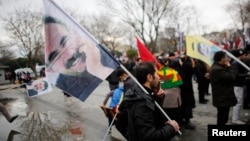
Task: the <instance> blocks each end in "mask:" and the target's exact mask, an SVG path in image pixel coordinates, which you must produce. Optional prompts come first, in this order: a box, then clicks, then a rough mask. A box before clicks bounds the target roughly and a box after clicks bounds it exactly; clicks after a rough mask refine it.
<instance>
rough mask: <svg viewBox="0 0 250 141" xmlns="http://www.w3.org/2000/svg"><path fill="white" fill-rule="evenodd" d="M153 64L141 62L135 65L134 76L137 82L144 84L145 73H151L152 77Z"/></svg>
mask: <svg viewBox="0 0 250 141" xmlns="http://www.w3.org/2000/svg"><path fill="white" fill-rule="evenodd" d="M155 71H156V69H155V66H154V64H153V63H152V62H141V63H140V64H139V65H138V66H137V67H136V74H135V76H136V78H137V80H138V81H139V83H141V84H144V83H145V82H146V81H147V75H148V74H151V75H152V76H153V77H154V74H155Z"/></svg>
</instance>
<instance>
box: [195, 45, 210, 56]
mask: <svg viewBox="0 0 250 141" xmlns="http://www.w3.org/2000/svg"><path fill="white" fill-rule="evenodd" d="M198 52H199V53H201V54H202V55H204V56H206V57H209V56H210V55H211V54H210V53H211V51H210V47H209V46H207V45H206V44H203V43H198Z"/></svg>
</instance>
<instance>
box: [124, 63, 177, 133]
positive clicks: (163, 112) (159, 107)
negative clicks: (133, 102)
mask: <svg viewBox="0 0 250 141" xmlns="http://www.w3.org/2000/svg"><path fill="white" fill-rule="evenodd" d="M120 67H121V68H122V69H123V70H124V71H125V72H126V73H127V74H128V75H129V76H130V77H131V78H132V79H133V80H134V81H135V83H136V84H137V85H138V86H139V87H140V88H141V89H142V90H143V91H144V92H145V93H146V94H147V95H149V93H148V91H147V90H146V89H145V88H144V87H143V86H142V85H141V84H140V83H139V82H138V81H137V79H136V78H135V77H134V76H133V75H132V74H131V73H130V72H129V71H128V70H127V68H126V67H125V66H123V65H122V64H121V65H120ZM155 105H156V106H157V108H158V109H159V110H160V111H161V112H162V114H163V115H164V116H165V117H166V118H167V119H168V120H169V121H171V120H172V119H171V118H170V117H169V116H168V115H167V114H166V112H165V111H164V110H163V109H162V108H161V106H160V105H159V104H158V103H157V102H156V101H155ZM178 133H179V134H180V135H182V133H181V131H180V130H178Z"/></svg>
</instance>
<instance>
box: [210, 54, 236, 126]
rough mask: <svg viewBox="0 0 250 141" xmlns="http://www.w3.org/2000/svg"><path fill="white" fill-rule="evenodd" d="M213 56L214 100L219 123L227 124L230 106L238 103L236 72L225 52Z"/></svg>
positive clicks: (211, 74)
mask: <svg viewBox="0 0 250 141" xmlns="http://www.w3.org/2000/svg"><path fill="white" fill-rule="evenodd" d="M213 58H214V63H213V65H212V67H211V69H210V82H211V88H212V100H213V105H214V106H215V107H216V108H217V125H225V124H226V123H227V122H228V117H229V111H230V107H232V106H235V105H236V103H237V99H236V97H235V95H234V81H235V73H234V72H233V69H232V68H231V66H230V63H229V58H228V57H227V55H226V53H225V52H223V51H218V52H216V53H215V55H214V57H213Z"/></svg>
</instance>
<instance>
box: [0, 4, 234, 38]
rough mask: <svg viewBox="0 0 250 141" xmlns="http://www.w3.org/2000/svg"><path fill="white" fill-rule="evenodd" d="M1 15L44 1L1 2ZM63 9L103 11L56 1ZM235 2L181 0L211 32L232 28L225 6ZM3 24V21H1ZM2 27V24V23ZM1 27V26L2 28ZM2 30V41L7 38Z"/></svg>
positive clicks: (41, 5)
mask: <svg viewBox="0 0 250 141" xmlns="http://www.w3.org/2000/svg"><path fill="white" fill-rule="evenodd" d="M0 1H2V5H0V14H1V15H6V14H7V13H9V12H11V11H12V10H13V9H14V8H17V7H20V6H27V5H30V6H29V8H31V9H34V10H43V0H0ZM56 1H57V3H59V5H61V6H62V7H71V8H72V9H74V10H76V11H77V12H84V13H90V14H91V13H98V12H100V10H101V6H100V5H99V2H100V0H56ZM231 1H233V0H181V2H182V4H183V5H189V6H193V7H195V8H197V9H198V12H199V14H200V15H201V19H202V20H201V21H200V22H202V23H206V24H207V25H209V29H210V30H221V29H224V28H227V27H229V26H232V19H231V18H230V16H229V15H228V14H227V13H226V12H225V6H226V5H228V4H229V3H230V2H231ZM0 22H1V21H0ZM0 25H1V23H0ZM0 27H1V26H0ZM5 36H6V34H5V32H3V29H1V28H0V40H4V39H5V38H6V37H5Z"/></svg>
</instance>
